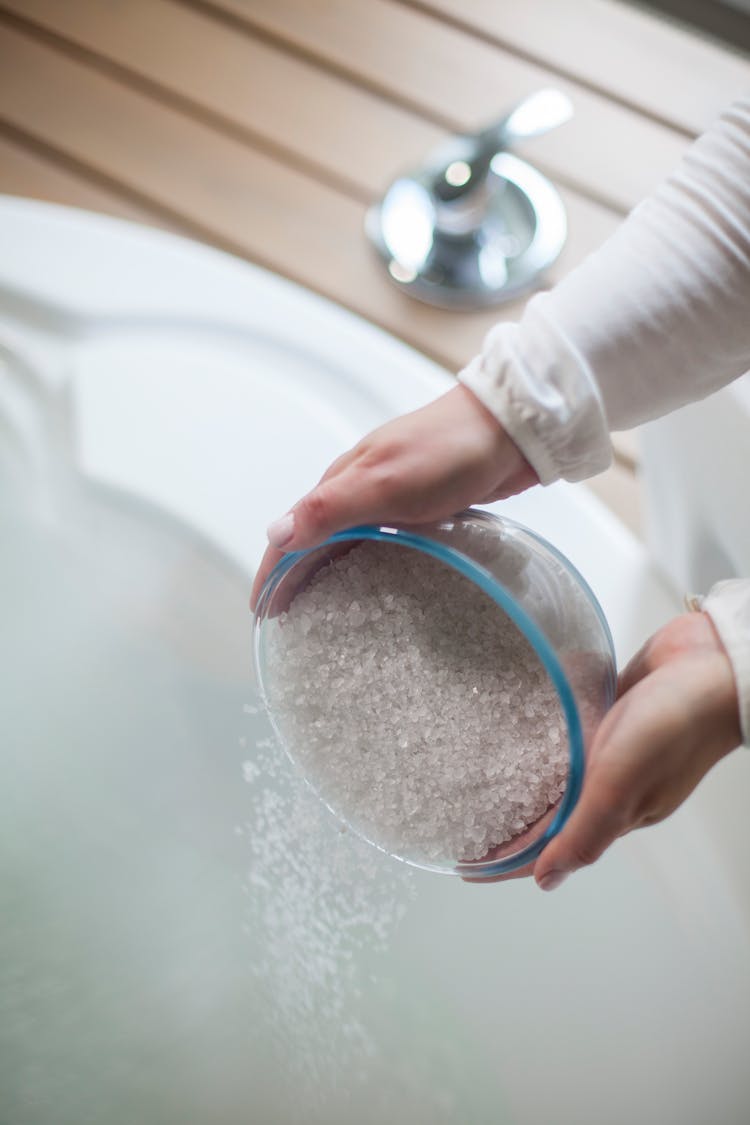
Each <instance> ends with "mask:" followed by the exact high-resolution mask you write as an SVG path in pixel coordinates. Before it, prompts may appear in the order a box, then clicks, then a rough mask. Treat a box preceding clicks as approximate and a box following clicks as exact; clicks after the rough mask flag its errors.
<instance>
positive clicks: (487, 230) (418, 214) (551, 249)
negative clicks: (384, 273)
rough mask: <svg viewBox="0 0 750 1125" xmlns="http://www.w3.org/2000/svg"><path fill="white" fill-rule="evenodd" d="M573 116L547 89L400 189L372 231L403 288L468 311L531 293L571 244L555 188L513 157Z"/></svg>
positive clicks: (456, 142)
mask: <svg viewBox="0 0 750 1125" xmlns="http://www.w3.org/2000/svg"><path fill="white" fill-rule="evenodd" d="M572 113H573V107H572V104H571V102H570V99H569V98H568V97H567V95H566V94H563V93H562V92H560V91H559V90H555V89H544V90H539V91H537V92H536V93H534V94H531V95H530V96H529V97H527V98H524V99H523V101H521V102H520V103H519V104H518V105H516V106H514V107H512V109H511V110H510V111H509V112H508V113H507V114H506V116H505V117H504V118H502V119H501V120H500V121H499V122H497V123H496V124H495V125H492V126H490V127H488V128H487V129H483V130H482V131H481V132H480V133H477V134H476V135H474V136H458V137H452V138H450V139H449V140H448V141H447V142H446V143H445V144H443V145H441V147H440V149H439V150H438V152H436V153H434V154H432V156H431V157H430V158H429V159H428V160H427V162H426V163H425V166H424V167H423V168H422V169H420V171H419V172H416V173H414V174H412V175H410V176H404V177H402V178H400V179H398V180H396V181H395V182H394V183H393V184H391V186H390V188H389V189H388V191H387V192H386V194H385V197H384V199H383V200H382V202H381V203H380V204H379V205H378V206H376V207H373V208H371V210H370V211H369V212H368V214H367V219H366V223H365V229H366V233H367V236H368V238H369V239H370V241H371V242H372V243H373V245H374V246H375V248H376V249H377V251H378V253H379V254H380V256H381V257H382V258H383V260H384V261H385V263H386V266H387V269H388V272H389V274H390V276H391V278H392V280H393V281H394V283H395V284H396V285H398V287H399V288H400V289H403V290H404V292H405V293H408V294H409V295H410V296H413V297H416V298H417V299H418V300H420V301H425V302H426V303H427V304H431V305H439V306H441V307H442V308H464V309H471V308H478V307H482V306H486V305H494V304H498V303H500V302H502V301H507V300H509V299H511V298H513V297H516V296H518V295H519V294H521V293H524V292H526V291H527V290H529V289H530V288H532V287H533V286H534V285H535V284H536V283H537V281H538V280H539V277H540V275H541V274H542V273H543V272H544V270H546V269H547V268H548V267H549V266H550V265H551V264H552V262H554V260H555V259H556V258H557V256H558V254H559V253H560V251H561V250H562V248H563V246H564V244H565V239H566V236H567V220H566V215H565V207H564V206H563V202H562V199H561V198H560V195H559V193H558V192H557V190H556V189H555V188H554V187H553V186H552V184H551V183H550V181H549V180H548V179H547V178H546V177H545V176H543V175H542V174H541V172H538V171H537V170H536V168H534V167H532V165H531V164H528V163H527V162H526V161H525V160H521V159H520V158H519V157H517V156H515V155H513V154H512V153H511V152H509V151H508V149H509V148H510V146H511V145H512V144H513V143H514V142H516V141H521V140H526V139H528V138H530V137H534V136H538V135H539V134H540V133H544V132H547V131H548V130H549V129H554V128H557V127H558V126H560V125H563V124H564V123H565V122H566V121H567V120H569V118H570V117H571V115H572Z"/></svg>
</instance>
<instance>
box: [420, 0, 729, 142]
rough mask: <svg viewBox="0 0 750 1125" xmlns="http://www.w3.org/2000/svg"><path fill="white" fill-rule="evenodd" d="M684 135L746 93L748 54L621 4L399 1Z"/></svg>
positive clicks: (599, 0)
mask: <svg viewBox="0 0 750 1125" xmlns="http://www.w3.org/2000/svg"><path fill="white" fill-rule="evenodd" d="M403 2H404V3H407V4H408V5H409V6H410V7H412V8H416V9H419V10H422V11H430V12H432V13H434V14H435V15H437V16H440V17H441V18H443V19H446V20H449V21H451V22H452V23H454V24H457V25H460V26H461V27H462V28H465V29H471V30H473V31H474V32H475V33H477V34H479V35H481V36H484V37H486V38H487V39H488V40H490V41H491V42H493V43H497V44H499V45H502V46H503V47H506V48H508V49H510V50H514V51H518V52H520V53H522V54H523V55H524V57H526V58H529V59H534V60H535V61H537V62H539V63H541V64H542V65H545V66H549V67H552V68H553V69H554V70H556V71H557V72H558V73H560V74H564V75H568V76H572V77H575V78H576V79H578V80H579V81H582V82H587V83H589V84H591V85H592V86H593V87H595V88H596V89H598V90H601V91H603V92H605V93H607V94H609V95H610V96H612V97H616V98H618V99H620V100H621V101H622V102H623V103H624V104H626V105H632V106H635V107H637V108H639V109H641V110H643V111H644V112H645V113H648V114H651V115H652V116H653V117H654V118H656V119H658V120H661V121H666V122H668V123H669V124H671V125H674V126H675V127H676V128H680V129H683V130H685V131H686V132H688V133H690V134H697V133H700V132H702V131H703V130H704V129H705V128H706V127H707V126H708V125H709V124H710V123H711V121H712V120H713V119H714V118H715V117H716V115H717V114H719V113H720V112H721V111H722V109H724V107H725V106H727V105H729V103H730V102H732V101H733V100H734V99H735V98H738V97H740V96H741V95H742V94H746V93H747V90H748V88H749V87H750V59H748V57H747V55H745V54H741V53H739V52H735V51H732V50H731V49H730V48H728V47H725V46H721V45H719V44H717V43H714V42H712V41H711V40H710V39H707V38H706V37H705V36H702V35H700V34H699V33H697V32H695V31H692V30H688V29H687V28H685V27H682V26H679V25H678V24H676V23H675V22H674V21H672V20H669V19H665V18H664V17H660V16H658V15H654V14H653V13H649V12H645V11H643V9H642V8H639V7H638V6H637V5H634V4H630V3H624V2H623V0H524V3H521V4H519V3H518V0H462V3H461V4H460V5H458V4H456V3H455V2H454V0H403Z"/></svg>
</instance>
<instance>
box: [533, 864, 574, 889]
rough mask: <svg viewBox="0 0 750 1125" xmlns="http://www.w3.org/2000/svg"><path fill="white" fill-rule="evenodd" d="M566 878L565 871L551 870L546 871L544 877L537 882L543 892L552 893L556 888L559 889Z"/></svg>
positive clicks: (566, 873)
mask: <svg viewBox="0 0 750 1125" xmlns="http://www.w3.org/2000/svg"><path fill="white" fill-rule="evenodd" d="M567 877H568V872H567V871H555V870H554V869H553V870H552V871H548V872H547V874H546V875H543V876H542V878H541V879H540V880H539V886H540V887H541V888H542V890H543V891H554V890H555V888H556V887H559V886H560V884H561V883H564V882H565V880H566V879H567Z"/></svg>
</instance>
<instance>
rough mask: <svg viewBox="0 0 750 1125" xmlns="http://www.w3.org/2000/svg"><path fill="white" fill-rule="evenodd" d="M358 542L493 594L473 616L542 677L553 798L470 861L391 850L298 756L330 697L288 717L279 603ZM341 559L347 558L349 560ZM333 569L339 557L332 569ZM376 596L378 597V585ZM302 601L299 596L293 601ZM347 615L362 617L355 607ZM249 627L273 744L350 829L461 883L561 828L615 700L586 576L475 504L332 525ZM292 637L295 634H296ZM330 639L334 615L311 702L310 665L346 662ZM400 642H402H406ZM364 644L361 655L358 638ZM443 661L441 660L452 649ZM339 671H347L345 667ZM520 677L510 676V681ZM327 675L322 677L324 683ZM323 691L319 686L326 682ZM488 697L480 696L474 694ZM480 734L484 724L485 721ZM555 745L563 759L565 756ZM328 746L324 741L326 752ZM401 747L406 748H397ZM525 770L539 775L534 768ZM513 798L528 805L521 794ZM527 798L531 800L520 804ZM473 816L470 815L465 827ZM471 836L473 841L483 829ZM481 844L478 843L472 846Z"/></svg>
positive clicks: (489, 873)
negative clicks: (307, 716)
mask: <svg viewBox="0 0 750 1125" xmlns="http://www.w3.org/2000/svg"><path fill="white" fill-rule="evenodd" d="M368 542H369V543H374V544H378V545H379V546H378V547H377V549H375V548H373V547H368V548H366V550H367V551H368V552H370V553H371V554H372V553H373V552H374V553H375V554H376V555H377V556H378V557H381V556H382V553H383V552H388V557H387V561H388V564H389V565H390V566H392V565H393V564H394V563H395V558H394V556H393V555H392V552H394V551H398V552H402V553H404V554H403V555H402V556H399V557H398V566H399V568H400V569H401V568H402V567H403V568H406V570H407V571H408V568H409V567H410V566H411V568H412V571H413V570H414V563H415V561H416V560H415V558H414V557H413V556H410V555H409V554H406V553H405V552H418V553H420V554H421V556H422V560H420V562H424V557H425V556H427V557H430V558H431V559H432V560H435V562H434V563H431V564H429V566H430V567H432V568H433V570H441V567H442V566H444V567H448V568H450V570H451V571H452V573H453V577H450V578H449V577H448V576H445V577H446V579H447V581H448V582H449V583H453V587H450V588H451V589H452V588H454V587H455V584H456V581H457V580H456V578H455V576H456V575H459V576H461V577H462V579H463V580H464V582H466V581H468V583H470V584H472V590H471V591H470V593H471V596H472V597H474V598H476V597H479V599H480V601H481V603H482V606H483V607H484V603H485V600H486V598H489V599H491V602H487V603H486V607H485V608H483V609H482V611H481V612H482V614H485V613H489V614H490V615H491V617H492V622H491V624H492V627H493V628H497V629H498V631H499V634H498V635H501V636H506V635H507V636H508V637H510V635H511V633H512V634H513V636H514V638H515V640H514V643H516V642H517V643H518V644H520V645H521V646H523V648H524V650H525V651H527V652H528V654H529V657H528V659H530V660H531V661H532V662H533V663H534V667H535V669H536V674H537V676H538V679H539V682H542V680H543V686H544V688H545V690H547V691H548V692H549V696H550V698H552V699H553V701H554V707H555V708H556V709H557V714H558V715H559V717H560V725H559V727H554V724H553V726H550V727H549V728H548V730H549V732H550V736H552V735H553V734H554V733H555V731H557V739H556V741H557V742H561V740H562V747H558V750H557V755H558V760H559V761H562V770H563V775H562V778H561V780H560V781H559V788H558V790H557V792H558V793H559V796H558V797H557V798H556V799H555V800H552V801H550V802H549V803H548V804H546V805H545V808H544V811H543V812H542V813H541V814H540V815H536V814H534V818H533V820H532V822H531V823H526V824H521V822H520V821H518V820H516V821H515V822H513V823H514V827H515V828H516V829H518V830H517V831H515V830H514V832H513V833H512V835H511V837H510V838H505V839H503V840H502V842H501V843H493V844H492V846H491V847H488V848H487V850H486V851H485V852H483V854H482V855H481V856H480V858H473V857H470V858H467V855H466V854H464V855H461V854H459V855H455V854H441V855H435V854H432V853H430V854H429V855H425V854H424V851H423V849H422V848H421V846H420V847H414V848H411V847H409V846H404V847H394V846H392V844H390V843H389V842H388V840H387V839H385V838H384V834H383V833H381V831H380V829H379V826H378V824H377V823H375V824H373V823H369V822H367V818H365V820H364V821H363V819H362V817H361V816H359V817H358V816H356V815H352V811H351V808H347V807H342V798H341V797H340V795H339V796H337V795H336V793H335V792H333V790H332V787H331V783H329V782H327V781H326V779H325V778H324V777H323V774H322V773H318V774H317V775H315V773H316V771H315V768H312V771H311V766H310V761H309V760H306V751H307V747H308V741H309V742H310V744H311V743H312V740H313V736H314V732H313V730H312V725H317V726H320V724H321V723H322V722H324V721H325V716H327V715H328V714H330V713H332V708H333V707H334V701H333V699H332V698H331V699H326V698H322V695H323V694H324V692H323V690H322V689H321V698H320V699H319V701H318V702H319V705H320V708H321V711H320V714H321V715H322V716H323V719H320V718H318V719H315V720H312V721H311V725H308V726H305V723H304V722H302V721H301V720H300V721H298V720H297V719H295V718H294V716H293V713H292V711H290V710H289V706H288V698H289V692H288V691H286V688H287V687H288V684H286V683H285V674H286V672H287V668H288V667H289V666H290V665H291V661H290V655H294V652H293V651H291V650H289V648H288V647H287V648H286V649H284V645H285V644H286V645H288V643H289V641H288V636H289V635H288V634H287V635H285V633H284V630H285V627H286V628H287V629H289V628H290V625H289V622H290V618H291V615H290V613H289V610H290V607H291V606H292V604H293V603H294V601H295V599H296V598H298V597H299V596H300V595H301V594H302V593H303V592H305V591H309V590H311V589H314V588H315V587H316V586H320V581H321V577H324V576H325V574H326V573H327V574H329V577H330V572H327V571H326V569H325V568H327V567H329V566H331V567H334V564H336V563H337V560H342V559H344V557H345V556H347V555H348V554H350V553H351V552H352V551H353V550H354V549H355V548H357V547H358V545H360V544H365V543H368ZM361 556H362V552H360V557H361ZM352 558H354V556H352ZM355 561H358V560H355ZM438 564H441V565H438ZM348 565H349V566H350V567H351V565H353V564H352V560H351V559H350V560H349V564H348ZM366 565H367V564H366ZM340 567H341V563H340V562H339V564H338V569H339V570H340ZM316 576H318V577H317V579H316ZM459 585H460V586H462V585H463V583H460V582H459ZM320 588H323V587H320ZM480 592H481V593H480ZM383 593H384V595H386V594H387V591H384V592H383ZM316 596H317V595H316ZM391 601H393V598H392V597H391ZM493 603H494V604H493ZM303 604H307V603H304V602H300V603H299V605H303ZM316 604H317V603H316ZM353 604H354V603H352V605H353ZM455 604H458V603H455ZM386 608H387V606H386ZM450 608H451V609H453V608H454V603H451V606H450ZM316 612H317V611H316ZM351 612H353V613H354V614H358V613H359V614H360V617H361V616H362V614H361V613H360V609H359V604H358V603H357V605H356V606H355V607H354V609H353V610H351ZM324 617H325V614H324V613H322V614H321V613H318V616H317V617H316V616H315V614H313V617H312V619H311V618H310V617H308V616H307V615H305V621H304V628H307V629H308V631H309V629H310V628H311V627H312V628H315V625H314V624H313V625H312V626H310V620H313V622H314V621H315V620H317V619H318V618H320V619H322V618H324ZM495 619H497V620H495ZM337 620H339V621H340V619H337ZM356 624H359V621H358V620H357V621H355V625H356ZM294 627H295V628H296V627H297V626H296V625H295V626H294ZM253 632H254V643H253V655H254V662H255V671H256V676H257V680H258V686H259V689H260V692H261V695H262V698H263V701H264V704H265V706H266V708H267V710H268V714H269V717H270V720H271V723H272V726H273V728H274V730H275V733H276V736H277V738H278V741H279V743H280V745H281V746H282V747H283V748H284V750H285V751H286V753H287V754H288V755H289V757H290V758H291V759H292V761H293V762H294V763H295V765H296V766H297V767H298V768H299V769H301V771H302V773H303V774H304V775H305V777H306V780H307V781H308V783H309V784H310V785H311V787H312V788H313V790H314V791H315V792H316V793H317V795H318V796H319V797H320V798H321V800H323V801H324V802H325V804H326V805H327V806H328V807H329V809H330V810H331V811H332V812H333V813H334V814H335V815H336V816H337V817H338V818H339V819H340V820H341V821H343V823H344V824H345V825H346V826H347V827H348V828H350V829H351V830H353V831H354V832H355V833H357V835H359V836H362V837H363V838H364V839H366V840H368V841H369V842H370V843H372V844H374V845H375V846H376V847H379V848H381V850H383V851H387V852H388V853H389V854H391V855H393V856H394V857H395V858H397V859H400V860H403V861H405V862H407V863H410V864H413V865H414V866H417V867H422V868H427V869H429V870H432V871H439V872H441V873H446V874H455V875H460V876H461V877H463V878H469V879H487V878H495V877H497V876H499V875H503V874H506V873H508V872H511V871H515V870H518V869H519V868H522V867H525V866H526V865H527V864H529V863H531V862H532V861H533V860H534V859H535V858H536V856H537V855H538V854H539V853H540V852H541V851H542V849H543V848H544V847H545V845H546V844H547V843H548V842H549V840H550V839H551V838H552V837H553V836H554V835H556V833H558V832H559V831H560V829H561V828H562V826H563V824H564V823H565V821H566V820H567V819H568V817H569V816H570V813H571V811H572V809H573V807H574V806H575V803H576V801H577V800H578V797H579V795H580V791H581V786H582V782H583V774H584V763H585V757H586V751H587V748H588V746H589V745H590V742H591V738H592V736H593V734H594V732H595V730H596V728H597V727H598V725H599V723H600V721H601V719H602V717H603V715H604V714H605V712H606V711H607V710H608V708H609V707H610V706H611V704H612V703H613V701H614V698H615V690H616V679H617V676H616V662H615V653H614V646H613V642H612V636H611V633H610V630H609V627H608V625H607V622H606V619H605V617H604V614H603V612H602V609H601V606H600V605H599V603H598V601H597V599H596V597H595V596H594V594H593V592H592V591H591V589H590V588H589V586H588V584H587V583H586V581H585V580H584V578H583V577H582V576H581V574H580V573H579V572H578V570H577V569H576V568H575V567H574V566H573V565H572V563H571V562H570V561H569V560H568V559H567V558H565V557H564V556H563V555H562V554H561V553H560V552H559V551H558V550H557V549H556V548H555V547H554V546H552V544H550V543H548V542H547V541H546V540H545V539H543V538H542V537H541V536H540V535H537V534H536V533H535V532H534V531H531V530H530V529H529V528H527V527H523V526H522V525H521V524H518V523H516V522H515V521H513V520H509V519H506V518H504V517H500V516H498V515H495V514H490V513H489V512H486V511H483V510H479V509H469V510H467V511H465V512H461V513H459V514H458V515H456V516H453V517H451V518H450V519H446V520H441V521H438V522H435V523H432V524H428V525H419V526H405V525H399V526H385V525H383V526H365V527H354V528H350V529H348V530H346V531H342V532H338V533H337V534H336V535H333V536H332V537H331V538H330V539H328V540H327V541H326V542H325V543H323V544H322V545H321V546H319V547H315V548H313V549H311V550H308V551H299V552H293V553H290V554H287V555H285V556H284V557H283V558H282V559H281V560H280V562H279V563H278V564H277V565H276V567H275V568H274V570H273V571H272V572H271V574H270V575H269V576H268V578H267V580H266V582H265V584H264V586H263V589H262V591H261V593H260V596H259V599H258V603H257V608H256V612H255V617H254V626H253ZM338 632H339V633H340V630H338ZM301 635H302V634H296V636H298V637H299V636H301ZM321 635H322V634H321ZM454 635H455V633H454ZM519 635H520V636H519ZM305 636H307V634H305ZM331 637H332V638H333V639H331ZM336 638H337V628H336V622H335V621H334V622H333V624H330V623H329V626H328V641H327V644H328V647H327V648H325V649H320V650H319V652H320V653H322V654H323V658H322V659H321V660H320V661H319V662H318V665H317V666H316V667H311V668H310V675H311V676H312V681H311V682H312V683H313V687H312V689H311V691H312V693H313V695H312V698H315V696H314V691H315V686H314V682H315V676H316V675H319V669H320V668H325V669H330V668H333V667H334V666H335V661H336V660H337V659H338V660H339V662H340V664H341V666H343V662H344V661H345V660H346V657H345V656H342V655H341V653H337V643H336ZM404 643H405V644H406V643H409V638H408V637H407V638H406V639H405V641H404ZM362 644H363V646H364V648H363V651H364V652H365V654H366V648H367V637H366V635H365V638H364V640H363V642H362ZM457 647H460V645H457ZM329 650H330V659H329ZM508 651H510V650H508ZM381 657H382V653H381ZM457 659H458V658H457ZM524 659H527V658H526V657H524ZM536 662H538V667H537V666H536ZM448 665H449V666H450V665H451V660H450V654H449V659H448ZM492 667H493V668H494V665H493V666H492ZM509 667H510V665H509ZM348 669H349V671H351V667H350V666H348ZM470 674H471V673H469V675H470ZM490 674H492V670H491V672H490ZM509 674H510V676H511V678H512V677H513V676H514V675H515V673H513V672H509ZM441 675H442V673H441ZM454 675H459V678H460V674H457V673H456V672H455V668H453V670H452V671H450V672H448V673H446V675H445V676H444V677H443V680H444V682H446V684H447V685H448V686H450V680H451V677H453V676H454ZM518 678H519V680H520V676H519V677H518ZM330 682H332V681H330V680H329V683H330ZM462 682H463V681H462ZM326 686H328V685H327V684H324V687H326ZM282 689H283V690H282ZM473 690H474V691H476V690H477V689H476V688H474V689H473ZM488 694H489V693H483V696H482V698H485V696H487V695H488ZM282 697H283V698H284V699H286V700H287V702H285V703H284V704H283V706H282V703H281V702H280V701H281V699H282ZM502 698H503V696H502V695H500V696H498V699H501V700H502ZM505 698H506V699H507V698H509V696H508V693H505ZM495 704H497V700H495V699H493V705H495ZM367 705H368V703H367V700H366V699H365V698H364V694H360V696H359V697H358V696H357V693H353V695H352V696H351V698H350V701H349V704H348V709H349V712H350V713H351V715H352V716H355V719H356V716H357V714H358V711H359V710H360V709H364V708H366V707H367ZM387 706H388V705H387V704H386V703H385V702H384V700H383V699H381V700H380V701H379V704H378V707H379V710H376V712H375V713H376V715H379V716H380V719H381V723H380V724H378V723H376V729H378V730H380V731H381V733H382V730H383V729H385V724H383V722H382V719H383V716H384V714H385V709H386V707H387ZM439 711H440V706H439V704H438V706H437V707H436V708H435V710H434V711H433V712H431V714H430V721H431V722H433V723H434V722H435V721H436V716H437V722H438V724H439V723H440V714H439ZM513 711H514V713H516V714H517V713H520V712H521V711H524V713H529V714H530V713H531V712H526V711H525V708H522V707H520V705H519V697H515V705H514V708H513ZM492 714H493V715H495V716H497V715H498V714H499V712H498V711H497V710H495V711H493V712H492ZM502 717H503V721H508V722H510V723H513V722H518V719H517V718H515V719H514V718H513V715H511V714H508V715H503V716H502ZM435 729H438V730H439V725H438V728H434V727H431V728H430V730H432V731H433V732H434V730H435ZM489 729H490V730H491V724H489ZM504 729H506V730H510V729H511V728H510V727H507V728H504ZM535 729H536V728H535ZM388 737H389V738H390V735H389V736H388ZM565 740H566V741H567V756H565V753H564V741H565ZM434 741H435V742H436V743H439V742H440V737H439V736H436V737H435V739H434ZM396 745H398V746H401V745H404V746H407V745H408V743H407V742H406V741H405V742H404V743H401V742H398V743H397V744H396V743H394V744H393V746H391V747H390V748H389V755H388V756H389V760H390V762H391V763H393V761H394V758H393V755H394V754H396V755H398V753H399V751H398V750H397V749H396ZM334 749H335V747H333V746H331V753H332V755H333V751H334ZM368 752H371V753H373V754H374V751H370V748H369V747H368V746H367V744H366V743H365V744H363V750H362V753H363V754H365V755H366V754H367V753H368ZM406 752H407V751H406V749H405V750H404V753H406ZM357 753H359V751H357ZM331 760H333V758H331ZM359 760H364V759H358V761H359ZM318 761H320V759H318ZM395 761H396V767H397V770H398V768H399V767H400V764H401V763H402V762H403V761H404V759H399V758H398V757H397V758H396V759H395ZM367 768H368V769H373V768H374V770H375V772H374V774H373V777H374V778H375V781H374V784H378V780H377V778H378V774H377V771H378V762H377V761H375V760H371V761H370V762H368V763H367ZM530 776H533V777H534V778H535V779H536V780H537V781H538V780H539V777H538V775H537V774H531V775H530ZM405 784H406V783H405ZM508 784H509V785H510V784H511V783H508ZM529 784H530V783H529ZM517 788H518V787H517V786H516V789H517ZM397 790H398V778H396V780H395V789H394V790H393V793H394V798H393V799H395V800H399V799H400V797H399V795H398V792H397ZM499 791H500V790H499V789H498V790H496V792H499ZM521 796H522V797H523V799H524V800H526V798H525V796H524V795H523V794H522V795H521ZM503 799H504V798H503ZM519 799H521V798H519ZM438 803H439V802H438ZM530 804H531V802H530V801H529V802H528V804H527V805H526V806H525V807H528V805H530ZM486 815H490V814H486ZM473 822H474V821H473V814H471V815H470V816H469V818H467V821H466V823H467V824H473ZM420 830H421V826H420ZM506 830H507V826H506ZM467 831H469V829H468V828H467ZM479 838H480V839H483V837H482V836H481V832H480V836H479ZM480 846H481V845H479V844H478V845H477V848H478V847H480ZM467 850H468V849H467ZM474 850H477V849H476V848H475V849H474Z"/></svg>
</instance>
